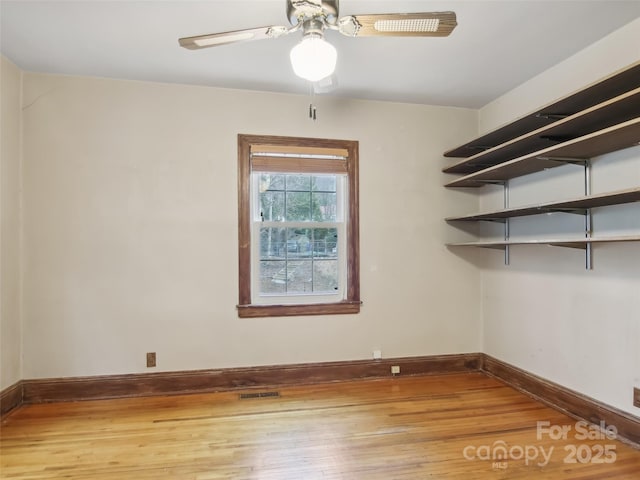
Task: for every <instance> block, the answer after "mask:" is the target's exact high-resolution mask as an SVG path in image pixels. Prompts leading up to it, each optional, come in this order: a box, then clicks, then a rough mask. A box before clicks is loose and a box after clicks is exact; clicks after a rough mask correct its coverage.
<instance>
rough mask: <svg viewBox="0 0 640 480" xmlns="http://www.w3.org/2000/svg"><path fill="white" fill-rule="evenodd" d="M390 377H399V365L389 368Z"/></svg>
mask: <svg viewBox="0 0 640 480" xmlns="http://www.w3.org/2000/svg"><path fill="white" fill-rule="evenodd" d="M391 375H400V365H392V366H391Z"/></svg>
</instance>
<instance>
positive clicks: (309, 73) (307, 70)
mask: <svg viewBox="0 0 640 480" xmlns="http://www.w3.org/2000/svg"><path fill="white" fill-rule="evenodd" d="M289 57H290V59H291V66H292V67H293V72H294V73H295V74H296V75H297V76H298V77H300V78H304V79H305V80H309V81H310V82H317V81H318V80H322V79H323V78H326V77H328V76H329V75H331V74H333V72H334V71H335V69H336V62H337V60H338V52H337V51H336V49H335V47H334V46H333V45H331V44H330V43H328V42H326V41H325V40H324V39H323V38H322V37H317V36H308V37H305V38H303V39H302V41H301V42H300V43H298V44H297V45H296V46H295V47H293V48H292V49H291V53H290V55H289Z"/></svg>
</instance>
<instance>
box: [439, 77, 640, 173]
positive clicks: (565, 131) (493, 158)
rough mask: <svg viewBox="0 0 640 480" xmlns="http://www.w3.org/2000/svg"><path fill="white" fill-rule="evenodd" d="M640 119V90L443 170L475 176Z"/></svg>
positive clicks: (605, 102)
mask: <svg viewBox="0 0 640 480" xmlns="http://www.w3.org/2000/svg"><path fill="white" fill-rule="evenodd" d="M639 116H640V88H636V89H635V90H633V91H631V92H627V93H624V94H622V95H619V96H617V97H615V98H612V99H609V100H606V101H604V102H602V103H600V104H598V105H595V106H593V107H590V108H588V109H586V110H583V111H581V112H578V113H575V114H573V115H571V116H568V117H566V118H564V119H562V120H558V121H557V122H554V123H552V124H551V125H548V126H545V127H542V128H539V129H537V130H534V131H532V132H528V133H526V134H524V135H521V136H519V137H516V138H513V139H511V140H507V141H505V142H503V143H501V144H500V145H496V146H495V147H492V148H490V149H487V150H484V151H483V152H481V153H478V154H476V155H473V156H471V157H468V158H466V159H464V160H462V161H461V162H458V163H456V164H454V165H451V166H449V167H447V168H445V169H444V170H443V172H445V173H472V172H477V171H479V170H483V169H485V168H487V167H492V166H494V165H498V164H500V163H503V162H506V161H508V160H510V159H512V158H515V157H519V156H521V155H526V154H528V153H531V152H536V151H539V150H543V149H547V148H550V147H553V146H556V145H558V144H563V143H565V142H567V141H570V140H574V139H576V138H579V137H582V136H585V135H588V134H590V133H593V132H596V131H599V130H604V129H606V128H607V127H610V126H612V125H617V124H620V123H623V122H626V121H627V120H631V119H634V118H638V117H639Z"/></svg>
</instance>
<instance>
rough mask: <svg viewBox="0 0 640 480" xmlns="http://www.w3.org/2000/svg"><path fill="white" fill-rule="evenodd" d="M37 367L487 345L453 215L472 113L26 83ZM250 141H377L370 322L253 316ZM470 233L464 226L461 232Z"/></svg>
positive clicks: (29, 78)
mask: <svg viewBox="0 0 640 480" xmlns="http://www.w3.org/2000/svg"><path fill="white" fill-rule="evenodd" d="M23 88H24V104H25V105H26V107H25V109H24V112H23V119H24V127H23V128H24V154H23V162H24V166H23V169H24V251H25V265H24V312H23V318H24V339H25V345H24V351H25V365H24V377H25V378H37V377H58V376H74V375H94V374H115V373H127V372H141V371H146V369H145V366H144V362H145V352H148V351H156V352H157V354H158V370H181V369H199V368H216V367H232V366H247V365H264V364H287V363H300V362H316V361H334V360H346V359H362V358H370V357H371V354H372V350H374V349H381V350H382V352H383V355H384V356H385V357H400V356H417V355H429V354H441V353H455V352H471V351H478V350H479V348H480V338H481V335H480V277H479V271H478V269H477V268H476V266H474V264H473V263H472V262H470V261H469V259H468V258H467V259H465V258H463V257H459V256H456V255H455V254H453V253H451V252H450V251H448V250H447V248H446V247H445V246H444V243H445V240H446V239H451V238H452V235H453V236H455V235H456V232H452V231H450V230H449V229H448V227H447V225H446V224H445V223H444V222H443V221H442V219H443V218H444V217H445V216H447V215H451V214H453V213H454V212H457V211H460V210H462V211H474V210H476V209H477V208H478V203H477V202H478V201H477V199H476V198H475V197H474V196H472V195H468V196H467V195H462V196H461V195H459V194H457V193H456V192H449V191H447V190H446V189H444V188H442V183H443V175H442V174H441V172H440V169H441V167H442V166H443V159H442V152H443V151H445V150H446V149H447V148H449V147H452V146H454V145H455V144H456V143H458V141H459V139H460V138H461V137H467V136H473V135H474V134H475V132H476V127H477V112H475V111H472V110H465V109H456V108H443V107H429V106H417V105H404V104H393V103H382V102H367V101H347V100H337V99H332V98H329V97H316V102H317V107H318V120H317V121H316V122H313V121H311V120H309V119H308V118H307V112H308V105H309V98H307V97H304V96H290V95H278V94H268V93H253V92H243V91H234V90H224V89H216V88H204V87H193V86H179V85H163V84H153V83H142V82H128V81H117V80H103V79H92V78H80V77H64V76H50V75H39V74H25V75H24V87H23ZM238 133H250V134H275V135H292V136H313V137H328V138H341V139H354V140H358V141H359V142H360V170H361V177H360V182H361V196H360V206H361V224H360V226H361V289H362V299H363V301H364V306H363V308H362V312H361V313H360V314H359V315H348V316H333V317H331V316H328V317H299V318H267V319H264V318H261V319H238V318H237V315H236V311H235V304H236V302H237V245H236V243H237V226H236V225H237V224H236V222H237V207H236V204H237V202H236V198H237V194H236V162H237V159H236V138H237V134H238ZM457 235H462V233H457Z"/></svg>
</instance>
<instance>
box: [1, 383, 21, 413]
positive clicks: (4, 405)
mask: <svg viewBox="0 0 640 480" xmlns="http://www.w3.org/2000/svg"><path fill="white" fill-rule="evenodd" d="M23 387H24V384H23V382H22V380H20V381H19V382H17V383H14V384H13V385H11V386H10V387H7V388H5V389H4V390H2V391H0V419H2V418H4V417H5V416H6V415H8V414H9V412H11V411H12V410H14V409H15V408H18V407H19V406H20V405H22V401H23V391H24V390H23Z"/></svg>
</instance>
